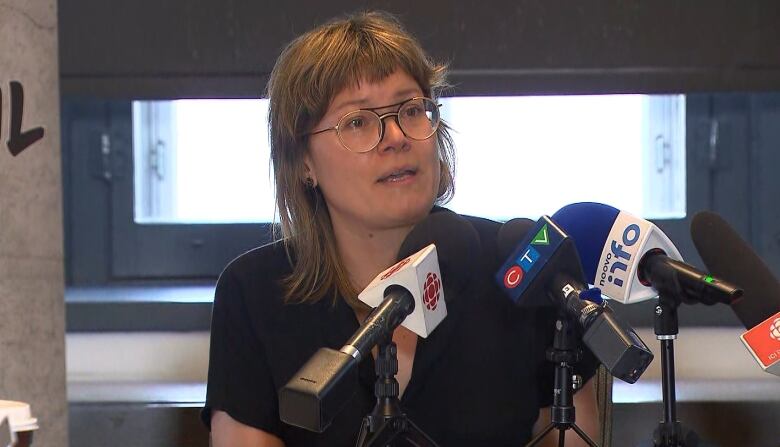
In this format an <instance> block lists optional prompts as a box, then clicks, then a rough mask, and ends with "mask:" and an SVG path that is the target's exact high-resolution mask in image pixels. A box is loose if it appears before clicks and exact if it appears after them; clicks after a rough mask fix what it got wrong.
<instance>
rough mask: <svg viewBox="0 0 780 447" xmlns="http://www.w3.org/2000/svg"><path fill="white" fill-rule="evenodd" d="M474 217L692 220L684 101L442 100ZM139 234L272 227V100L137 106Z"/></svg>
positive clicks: (466, 207)
mask: <svg viewBox="0 0 780 447" xmlns="http://www.w3.org/2000/svg"><path fill="white" fill-rule="evenodd" d="M441 103H442V104H443V106H442V107H441V113H442V118H443V119H444V120H445V121H447V123H449V125H450V126H451V127H452V128H453V137H454V140H455V145H456V150H457V175H456V195H455V198H454V199H453V201H452V202H450V204H449V205H448V206H449V207H450V208H452V209H454V210H456V211H458V212H461V213H465V214H471V215H478V216H484V217H490V218H494V219H499V220H503V219H509V218H513V217H530V218H534V219H535V218H538V217H539V216H540V215H541V214H553V213H554V212H555V211H556V210H557V209H559V208H560V207H561V206H563V205H565V204H568V203H572V202H577V201H597V202H603V203H608V204H610V205H612V206H615V207H616V208H620V209H624V210H627V211H630V212H632V213H634V214H637V215H640V216H643V217H645V218H677V217H683V216H684V215H685V98H684V96H679V95H677V96H646V95H611V96H603V95H602V96H545V97H469V98H444V99H442V100H441ZM133 111H134V119H133V124H134V150H135V182H136V183H135V186H136V188H135V189H136V206H135V216H136V221H137V222H139V223H152V222H153V223H166V222H169V223H216V222H221V223H227V222H268V221H271V220H272V219H273V216H274V209H275V207H274V200H273V189H272V178H271V170H270V161H269V148H268V133H267V113H268V102H267V101H266V100H178V101H136V102H134V107H133Z"/></svg>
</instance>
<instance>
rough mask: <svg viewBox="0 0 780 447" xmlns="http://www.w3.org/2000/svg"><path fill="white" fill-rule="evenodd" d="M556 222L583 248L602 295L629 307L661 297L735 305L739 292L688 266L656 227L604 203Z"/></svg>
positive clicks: (564, 213)
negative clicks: (659, 295)
mask: <svg viewBox="0 0 780 447" xmlns="http://www.w3.org/2000/svg"><path fill="white" fill-rule="evenodd" d="M553 221H555V222H556V223H558V224H559V225H560V226H561V228H563V229H564V230H565V231H567V232H568V233H569V234H570V235H571V237H572V238H574V241H575V242H576V244H577V250H578V251H579V253H580V256H581V259H582V265H583V268H584V269H585V275H586V278H587V279H588V282H589V283H590V284H593V285H594V286H596V287H599V288H601V291H602V293H603V294H604V295H605V296H607V297H609V298H612V299H614V300H616V301H619V302H621V303H624V304H631V303H637V302H641V301H645V300H649V299H652V298H656V297H657V296H658V294H659V292H660V293H662V294H664V295H665V296H669V297H673V298H675V300H677V299H679V300H682V301H683V302H686V303H696V302H700V303H704V304H708V305H711V304H715V303H725V304H730V303H731V302H732V301H734V300H735V299H737V298H739V297H740V296H741V295H742V290H741V289H739V288H737V287H736V286H734V285H732V284H730V283H728V282H725V281H723V280H721V279H718V278H715V277H713V276H711V275H708V274H705V273H703V272H700V271H699V270H698V269H696V268H695V267H693V266H691V265H689V264H686V263H684V262H682V255H680V252H679V251H678V250H677V248H676V247H675V246H674V244H673V243H672V241H671V240H669V238H668V237H667V236H666V235H665V234H664V233H663V232H662V231H661V230H660V229H659V228H658V227H656V226H655V225H654V224H653V223H651V222H648V221H646V220H644V219H640V218H638V217H636V216H633V215H631V214H629V213H627V212H625V211H620V210H618V209H616V208H613V207H611V206H609V205H604V204H601V203H591V202H583V203H574V204H571V205H566V206H564V207H563V208H561V209H560V210H558V211H557V212H556V213H555V214H554V215H553Z"/></svg>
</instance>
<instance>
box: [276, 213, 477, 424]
mask: <svg viewBox="0 0 780 447" xmlns="http://www.w3.org/2000/svg"><path fill="white" fill-rule="evenodd" d="M431 244H434V245H435V249H433V248H431V247H430V245H431ZM480 249H481V246H480V243H479V237H478V235H477V233H476V230H475V229H474V228H473V226H472V225H471V224H470V223H469V222H468V221H466V220H465V219H463V218H462V217H461V216H459V215H457V214H455V213H453V212H451V211H449V210H440V211H437V212H434V213H431V214H430V215H429V216H428V217H426V219H424V220H423V221H421V222H420V223H418V224H417V225H415V227H414V228H413V229H412V231H411V232H410V233H409V235H408V236H407V237H406V239H405V240H404V242H403V244H402V246H401V249H400V251H399V257H400V258H401V260H400V261H399V262H398V263H397V264H396V265H394V266H392V267H390V268H388V269H387V270H385V271H383V272H382V273H380V274H379V275H377V278H376V279H375V280H374V281H372V282H371V284H369V286H368V287H366V290H364V291H363V292H361V294H360V295H361V299H363V296H364V295H365V294H368V295H372V294H374V293H375V292H377V291H380V290H381V292H382V296H383V297H384V299H382V301H381V303H379V305H378V306H376V307H375V308H374V310H373V311H372V312H371V313H370V314H369V316H368V317H367V318H366V319H365V321H364V322H363V323H362V324H361V325H360V327H359V328H358V330H357V331H356V332H355V333H354V334H353V335H352V337H350V338H349V340H347V342H346V343H345V344H344V346H343V347H342V348H341V350H339V351H337V350H335V349H330V348H320V349H319V350H318V351H317V352H316V353H315V354H314V355H313V356H312V357H311V358H309V360H308V361H307V362H306V363H305V364H304V365H303V366H302V367H301V369H300V370H298V372H296V373H295V375H293V377H292V378H291V379H290V380H289V381H288V382H287V384H286V385H285V386H284V387H282V389H280V390H279V416H280V418H281V420H282V421H284V422H286V423H288V424H290V425H294V426H297V427H301V428H304V429H307V430H310V431H314V432H319V433H321V432H323V431H325V430H326V429H327V428H328V426H330V424H331V422H332V421H333V418H334V417H335V416H336V415H337V414H338V413H339V412H340V411H341V409H342V408H343V406H344V405H345V404H346V403H347V402H348V401H349V399H350V398H351V397H352V395H353V394H354V392H355V389H356V388H357V386H358V368H357V365H358V363H359V361H360V360H361V359H362V358H364V357H365V356H366V355H368V354H369V353H370V351H371V349H372V348H373V347H374V346H375V345H376V344H377V343H379V342H380V340H381V339H382V338H384V337H391V336H392V333H393V330H395V328H397V327H398V326H399V325H401V324H403V325H404V326H406V327H407V328H409V329H410V330H412V331H414V332H416V333H417V334H418V335H421V336H423V337H424V336H427V335H428V333H429V332H430V331H432V330H433V329H435V327H436V325H438V324H439V322H440V321H441V319H443V318H444V316H446V304H445V302H446V300H447V299H448V298H447V297H448V296H450V295H454V294H455V293H449V292H450V289H453V290H454V291H455V292H457V291H459V290H460V289H461V288H462V287H465V285H466V284H467V283H468V279H469V276H470V275H469V274H468V273H469V269H468V255H469V253H478V252H479V251H480ZM437 257H438V262H437ZM434 264H435V266H436V269H435V270H440V271H439V273H440V276H441V277H442V282H443V283H444V286H443V289H444V290H438V289H436V294H437V296H436V297H435V299H436V301H437V306H435V309H431V300H429V298H430V297H429V296H428V292H429V291H430V289H428V288H426V286H428V285H429V284H428V282H425V283H423V281H422V280H423V279H424V278H425V276H423V275H419V274H417V273H418V272H417V270H418V269H421V268H425V267H426V266H429V267H430V266H432V265H434ZM409 271H411V272H412V273H413V274H412V275H404V272H409ZM420 271H422V270H420ZM426 271H427V270H426ZM433 276H436V274H435V273H434V274H433ZM409 277H412V278H415V279H413V280H411V281H409V280H404V278H409ZM399 278H400V279H399ZM429 278H430V276H429ZM445 290H446V291H447V293H446V294H445V293H444V291H445ZM439 293H441V296H443V298H439ZM438 302H440V303H441V304H440V305H438ZM442 311H443V312H444V314H443V315H441V312H442ZM434 312H436V313H437V314H438V315H439V316H440V317H439V318H437V319H434V320H430V319H429V318H426V317H427V315H429V314H432V313H434ZM415 317H416V318H415Z"/></svg>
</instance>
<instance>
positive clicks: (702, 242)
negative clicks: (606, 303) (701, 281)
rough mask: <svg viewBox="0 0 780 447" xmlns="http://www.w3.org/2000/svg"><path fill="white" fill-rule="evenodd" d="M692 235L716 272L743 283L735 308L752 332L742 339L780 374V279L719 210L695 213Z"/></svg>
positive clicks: (766, 366)
mask: <svg viewBox="0 0 780 447" xmlns="http://www.w3.org/2000/svg"><path fill="white" fill-rule="evenodd" d="M691 238H693V244H694V245H695V246H696V249H697V250H698V251H699V255H701V258H702V261H704V264H705V265H706V266H707V268H708V269H709V270H710V271H711V272H712V273H714V274H717V275H718V276H720V277H722V278H724V279H726V280H728V281H733V282H734V283H736V284H739V285H740V286H742V288H743V289H744V291H745V293H744V295H743V296H742V297H741V298H739V299H737V300H735V301H734V302H732V303H731V309H732V310H733V311H734V313H735V314H736V315H737V318H739V320H740V321H741V322H742V324H743V325H744V326H745V328H746V329H748V331H746V332H745V333H743V334H742V335H741V336H740V338H741V339H742V343H743V344H744V345H745V347H746V348H747V349H748V351H750V354H751V355H752V356H753V358H755V359H756V361H758V363H759V365H761V368H762V369H763V370H764V371H766V372H768V373H770V374H774V375H776V376H780V282H778V280H777V278H775V277H774V275H772V272H771V271H770V270H769V268H768V267H767V265H766V264H765V263H764V262H763V261H762V260H761V258H760V257H759V256H758V255H757V254H756V253H755V252H754V251H753V250H752V249H751V248H750V246H749V245H748V243H747V242H745V240H744V239H742V238H741V237H740V236H739V234H737V232H736V231H734V229H733V228H732V227H731V226H730V225H729V224H728V223H727V222H726V221H725V220H723V218H721V217H720V216H718V215H717V214H715V213H712V212H709V211H702V212H699V213H697V214H696V215H694V216H693V220H692V221H691Z"/></svg>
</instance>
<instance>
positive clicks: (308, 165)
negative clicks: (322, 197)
mask: <svg viewBox="0 0 780 447" xmlns="http://www.w3.org/2000/svg"><path fill="white" fill-rule="evenodd" d="M313 165H314V164H313V163H312V162H311V157H310V156H309V155H308V154H306V155H304V156H303V183H305V184H306V186H308V187H310V188H316V187H317V184H318V183H317V173H316V172H315V171H314V167H313Z"/></svg>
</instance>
